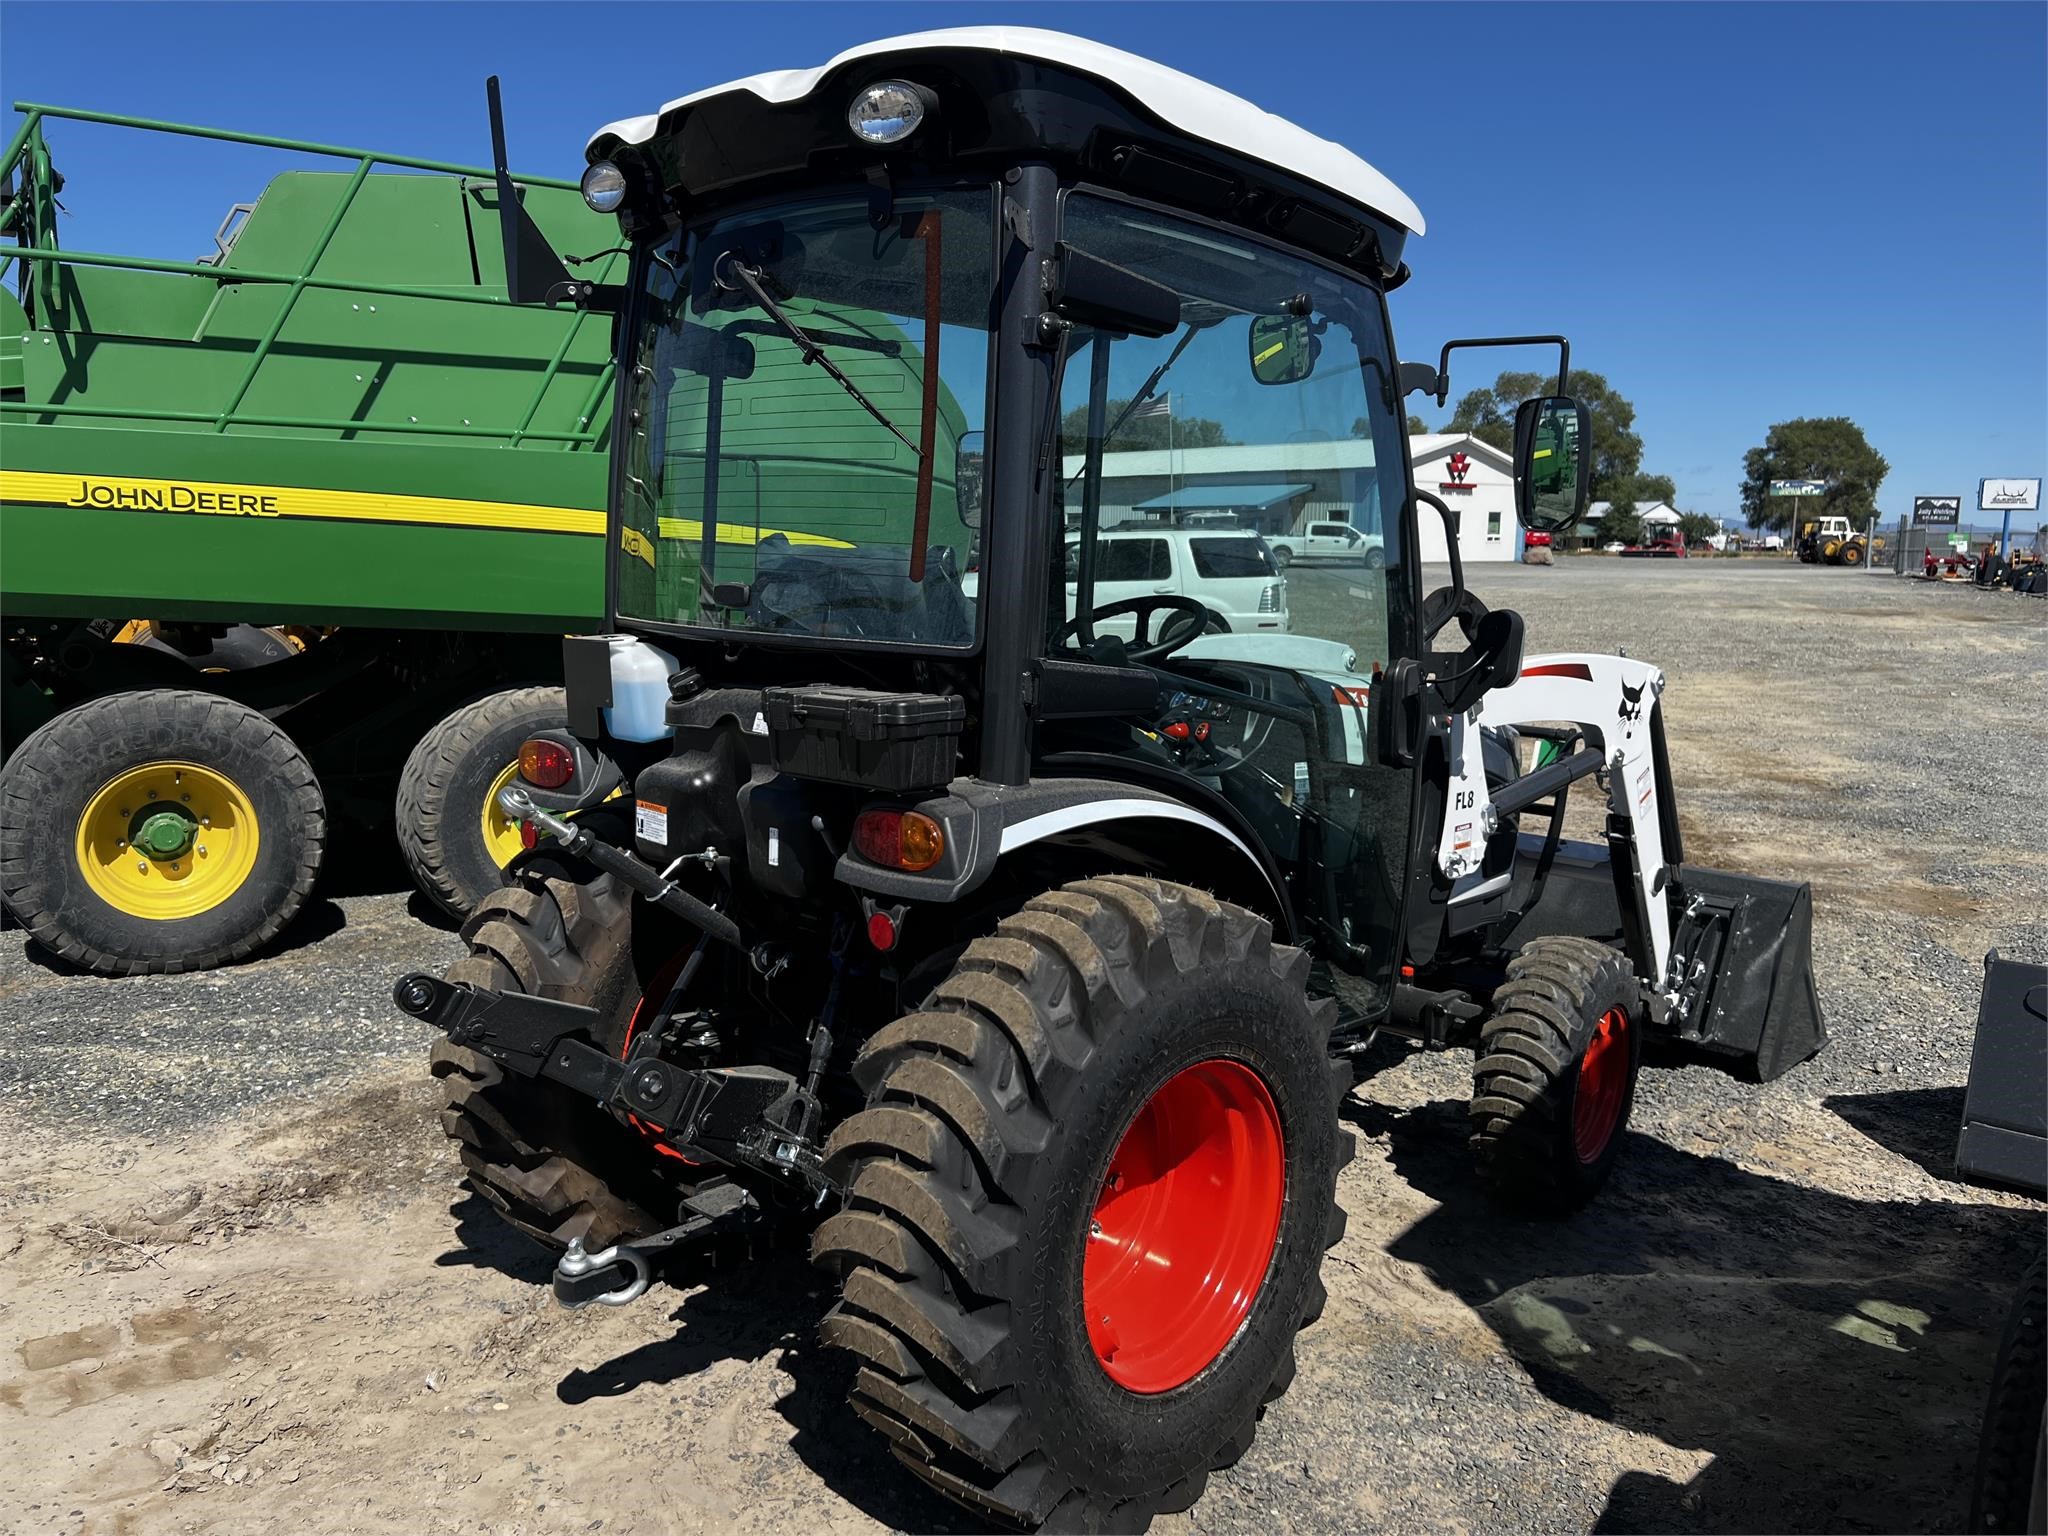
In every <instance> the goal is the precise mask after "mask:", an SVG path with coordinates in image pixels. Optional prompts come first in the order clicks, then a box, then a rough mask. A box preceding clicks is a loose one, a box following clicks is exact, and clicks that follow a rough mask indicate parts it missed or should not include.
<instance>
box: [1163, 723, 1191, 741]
mask: <svg viewBox="0 0 2048 1536" xmlns="http://www.w3.org/2000/svg"><path fill="white" fill-rule="evenodd" d="M1166 734H1167V735H1169V736H1171V737H1172V738H1173V739H1174V740H1175V741H1186V740H1187V739H1188V723H1187V721H1185V720H1176V721H1174V722H1173V723H1172V724H1171V725H1169V726H1167V728H1166Z"/></svg>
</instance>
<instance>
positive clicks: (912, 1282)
mask: <svg viewBox="0 0 2048 1536" xmlns="http://www.w3.org/2000/svg"><path fill="white" fill-rule="evenodd" d="M1307 976H1308V957H1307V956H1306V955H1305V954H1304V953H1303V952H1302V951H1300V950H1298V949H1291V948H1288V947H1286V946H1284V945H1279V944H1276V943H1274V942H1273V937H1272V930H1271V928H1270V927H1269V926H1268V924H1267V923H1266V922H1265V920H1264V919H1262V918H1259V917H1256V916H1254V915H1253V914H1251V913H1249V912H1246V911H1243V910H1241V909H1239V908H1237V907H1232V906H1227V905H1224V904H1223V903H1220V902H1218V901H1216V900H1215V899H1214V898H1212V897H1210V896H1207V895H1204V894H1203V893H1201V892H1198V891H1193V890H1189V889H1187V888H1186V887H1183V886H1178V885H1168V884H1165V883H1162V882H1159V881H1154V880H1141V879H1135V878H1126V877H1112V878H1106V879H1098V880H1084V881H1081V882H1079V883H1077V884H1073V885H1069V886H1066V887H1065V888H1063V889H1061V890H1058V891H1054V892H1050V893H1048V894H1046V895H1043V896H1039V897H1037V898H1035V899H1034V900H1032V901H1031V902H1030V903H1029V904H1028V905H1027V906H1026V907H1025V908H1024V910H1023V911H1021V912H1019V913H1017V914H1016V915H1015V916H1013V917H1010V918H1007V919H1005V920H1004V921H1003V922H1002V923H1001V924H1000V926H999V927H998V928H997V931H996V933H995V935H994V936H993V937H990V938H984V939H979V940H977V941H976V942H975V943H973V944H972V945H970V946H969V947H968V948H967V950H966V952H965V953H964V954H963V955H962V957H961V958H960V960H959V962H958V964H957V965H956V967H955V969H954V971H953V973H952V975H951V976H950V977H948V978H947V980H945V981H944V982H942V983H940V985H939V986H938V988H937V989H936V990H935V991H934V992H933V993H932V994H931V996H930V998H929V999H928V1000H927V1001H926V1003H925V1004H924V1010H923V1011H922V1012H920V1013H916V1014H913V1015H911V1016H910V1017H908V1018H904V1019H899V1020H898V1021H897V1022H895V1023H894V1024H891V1025H889V1026H888V1027H886V1028H884V1029H883V1030H881V1031H880V1032H878V1033H877V1034H876V1035H875V1036H874V1037H873V1038H872V1039H871V1040H870V1041H869V1042H868V1044H867V1045H866V1047H865V1048H864V1049H863V1050H862V1052H861V1054H860V1056H859V1058H858V1060H857V1061H856V1062H855V1065H854V1076H855V1078H856V1079H857V1080H858V1081H859V1083H860V1084H861V1086H862V1087H863V1088H864V1089H865V1090H866V1092H867V1096H868V1099H867V1108H866V1109H865V1110H863V1111H862V1112H860V1113H859V1114H856V1115H854V1116H852V1117H851V1118H850V1119H848V1120H846V1121H845V1122H844V1123H842V1124H841V1125H840V1127H839V1128H838V1129H837V1130H836V1131H835V1132H834V1133H833V1135H832V1138H831V1141H830V1142H829V1143H828V1145H827V1148H826V1156H827V1165H828V1167H829V1168H830V1169H831V1170H832V1172H833V1173H834V1175H835V1176H836V1177H837V1178H839V1179H840V1180H841V1181H842V1182H843V1183H844V1184H845V1185H846V1187H847V1189H848V1195H847V1199H846V1203H845V1206H844V1207H843V1209H841V1210H840V1211H839V1212H838V1213H837V1214H835V1215H833V1216H831V1217H830V1218H828V1219H827V1220H826V1222H825V1223H824V1225H823V1226H821V1227H820V1228H819V1230H818V1234H817V1237H816V1240H815V1242H814V1244H813V1250H812V1251H813V1255H814V1257H816V1258H817V1259H818V1260H819V1261H820V1262H821V1263H824V1264H826V1265H827V1266H828V1267H830V1268H832V1269H834V1270H836V1271H837V1272H838V1273H839V1274H840V1275H841V1277H842V1289H841V1299H840V1301H839V1303H838V1305H837V1306H835V1307H834V1308H833V1310H832V1311H831V1312H830V1313H829V1314H828V1315H827V1317H826V1319H825V1322H824V1326H823V1336H824V1338H825V1340H826V1342H827V1343H830V1344H834V1345H839V1346H842V1347H844V1348H846V1349H849V1350H851V1351H853V1352H855V1353H856V1354H857V1355H859V1356H860V1357H861V1363H860V1369H859V1371H858V1372H857V1374H856V1376H855V1379H854V1383H853V1387H852V1406H853V1410H854V1412H855V1413H856V1414H858V1415H859V1416H860V1417H861V1418H863V1419H865V1420H866V1421H867V1422H868V1423H870V1424H871V1425H873V1426H874V1427H875V1428H876V1429H878V1430H880V1431H881V1432H882V1434H883V1435H885V1436H886V1437H887V1438H888V1440H889V1443H890V1448H891V1450H892V1451H893V1452H894V1453H895V1455H896V1456H897V1457H898V1458H899V1459H901V1460H902V1461H903V1462H904V1463H905V1464H906V1465H907V1466H909V1467H910V1468H911V1470H912V1471H914V1472H915V1473H916V1474H917V1475H918V1476H919V1477H921V1478H923V1479H924V1480H925V1481H926V1482H927V1483H929V1484H931V1485H932V1486H933V1487H934V1488H936V1489H938V1490H939V1491H940V1492H942V1493H944V1494H946V1495H948V1496H949V1497H951V1498H953V1499H955V1500H956V1501H958V1502H959V1503H961V1504H963V1505H965V1506H967V1507H968V1508H969V1509H971V1510H973V1511H975V1512H976V1513H977V1514H978V1515H980V1516H981V1517H982V1518H984V1519H989V1518H993V1519H996V1520H999V1521H1002V1522H1005V1523H1008V1524H1012V1525H1027V1526H1045V1527H1047V1528H1051V1529H1058V1530H1090V1531H1094V1530H1127V1529H1129V1530H1137V1529H1142V1528H1143V1527H1144V1526H1145V1525H1146V1523H1147V1522H1148V1521H1149V1520H1150V1519H1151V1518H1152V1516H1153V1515H1155V1514H1160V1513H1165V1512H1168V1511H1174V1510H1182V1509H1186V1508H1187V1507H1188V1506H1189V1505H1191V1504H1193V1503H1194V1501H1195V1500H1196V1499H1197V1498H1199V1497H1200V1496H1201V1493H1202V1490H1203V1488H1204V1486H1205V1485H1206V1483H1207V1481H1208V1477H1209V1474H1210V1473H1211V1472H1213V1471H1216V1470H1218V1469H1220V1468H1223V1467H1227V1466H1229V1465H1231V1464H1232V1463H1233V1462H1235V1461H1236V1460H1237V1459H1238V1458H1239V1457H1240V1456H1242V1455H1243V1454H1244V1453H1245V1451H1246V1449H1247V1448H1249V1446H1250V1445H1251V1443H1252V1436H1253V1433H1254V1431H1255V1429H1256V1427H1257V1424H1258V1419H1259V1415H1260V1412H1261V1409H1262V1407H1263V1405H1264V1404H1266V1403H1269V1402H1271V1401H1273V1400H1274V1399H1275V1398H1277V1397H1279V1396H1280V1394H1281V1393H1283V1392H1285V1391H1286V1390H1287V1387H1288V1384H1289V1383H1290V1382H1291V1381H1292V1379H1293V1376H1294V1336H1295V1333H1296V1332H1297V1331H1298V1330H1299V1329H1301V1328H1303V1327H1305V1326H1307V1325H1308V1324H1309V1323H1312V1322H1314V1321H1315V1319H1316V1318H1317V1317H1318V1316H1319V1315H1320V1314H1321V1311H1322V1307H1323V1301H1324V1295H1323V1287H1322V1282H1321V1281H1320V1280H1319V1279H1318V1277H1317V1269H1318V1267H1319V1266H1320V1263H1321V1259H1322V1252H1323V1250H1324V1249H1325V1248H1326V1247H1328V1246H1329V1245H1330V1244H1332V1243H1334V1242H1335V1241H1336V1240H1337V1238H1338V1237H1339V1236H1340V1235H1341V1234H1342V1232H1343V1229H1344V1216H1343V1212H1342V1211H1340V1210H1339V1209H1337V1206H1336V1202H1335V1189H1336V1178H1337V1170H1338V1168H1340V1167H1341V1166H1342V1165H1343V1164H1344V1163H1345V1162H1346V1161H1348V1160H1349V1157H1350V1150H1351V1138H1350V1136H1349V1135H1348V1133H1345V1132H1343V1131H1341V1130H1340V1129H1339V1128H1338V1123H1337V1116H1336V1105H1337V1101H1338V1099H1339V1098H1340V1097H1341V1096H1342V1094H1343V1092H1344V1090H1345V1088H1346V1087H1348V1085H1349V1082H1350V1075H1349V1072H1348V1070H1345V1069H1343V1068H1339V1067H1334V1066H1333V1064H1332V1063H1331V1061H1330V1058H1329V1052H1328V1039H1329V1029H1330V1023H1331V1015H1330V1010H1329V1005H1323V1006H1320V1007H1318V1006H1312V1005H1311V1004H1310V1003H1309V1001H1308V999H1307V996H1306V994H1305V992H1304V984H1305V982H1306V980H1307Z"/></svg>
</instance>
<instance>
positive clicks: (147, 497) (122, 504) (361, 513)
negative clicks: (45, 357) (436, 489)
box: [0, 470, 604, 534]
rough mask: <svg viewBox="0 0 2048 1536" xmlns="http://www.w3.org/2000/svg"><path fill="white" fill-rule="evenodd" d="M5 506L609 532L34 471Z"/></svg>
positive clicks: (415, 502)
mask: <svg viewBox="0 0 2048 1536" xmlns="http://www.w3.org/2000/svg"><path fill="white" fill-rule="evenodd" d="M0 501H5V502H18V503H21V504H23V505H29V506H46V507H76V508H78V509H79V510H80V511H92V512H188V513H200V514H206V515H212V516H218V517H311V518H325V519H328V520H330V521H341V522H371V523H426V524H432V525H434V526H437V527H444V528H498V529H504V530H507V531H510V532H517V533H528V532H530V533H589V534H601V533H603V532H604V513H602V512H597V511H592V510H591V509H590V508H588V507H537V506H531V505H528V504H526V503H524V502H516V501H465V500H457V499H456V498H453V497H448V496H401V495H397V494H395V493H392V492H388V491H324V490H316V489H312V488H309V487H307V486H302V485H244V484H240V483H238V482H237V483H228V482H220V481H203V480H202V481H190V480H143V479H133V478H129V477H126V476H118V475H50V474H42V473H39V472H35V471H30V470H0Z"/></svg>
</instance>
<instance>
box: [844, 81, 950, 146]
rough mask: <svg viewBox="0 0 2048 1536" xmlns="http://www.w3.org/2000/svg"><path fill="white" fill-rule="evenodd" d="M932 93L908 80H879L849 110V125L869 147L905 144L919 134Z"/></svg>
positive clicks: (855, 134)
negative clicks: (906, 140)
mask: <svg viewBox="0 0 2048 1536" xmlns="http://www.w3.org/2000/svg"><path fill="white" fill-rule="evenodd" d="M929 106H930V93H929V92H927V91H925V90H923V89H922V88H921V87H918V86H915V85H912V84H911V83H910V82H909V81H907V80H878V81H876V82H875V83H874V84H873V85H871V86H869V87H868V88H867V89H866V90H864V91H862V92H861V93H860V94H859V95H858V96H856V97H854V98H853V104H852V105H851V106H849V107H848V108H847V109H846V122H847V126H848V127H850V128H851V129H853V135H854V137H855V138H857V139H859V140H861V141H862V142H863V143H866V144H901V143H902V142H903V141H904V140H905V139H907V138H909V137H910V136H911V135H912V134H913V133H915V132H917V130H918V127H919V125H920V124H922V123H923V122H924V119H925V112H926V110H927V108H928V107H929Z"/></svg>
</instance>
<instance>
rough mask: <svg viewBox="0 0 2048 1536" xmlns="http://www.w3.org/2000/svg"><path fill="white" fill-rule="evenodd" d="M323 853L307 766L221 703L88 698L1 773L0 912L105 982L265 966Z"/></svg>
mask: <svg viewBox="0 0 2048 1536" xmlns="http://www.w3.org/2000/svg"><path fill="white" fill-rule="evenodd" d="M326 844H327V810H326V805H325V802H324V801H323V799H322V797H321V794H320V784H319V781H318V780H317V779H316V778H315V777H314V774H313V769H312V765H311V764H310V763H308V762H307V761H306V757H305V754H304V753H302V752H301V751H300V750H299V749H298V747H297V746H295V745H294V744H293V743H292V740H291V738H290V737H289V736H287V735H285V733H284V732H283V731H282V730H281V729H279V728H278V726H276V725H275V724H273V723H272V722H271V721H270V720H268V719H266V718H265V717H264V716H263V715H261V714H259V713H258V712H257V711H255V710H253V709H251V708H249V707H248V706H247V705H246V704H238V703H235V702H234V701H233V700H230V699H223V698H218V697H216V696H214V695H212V694H207V693H196V692H190V691H187V690H185V689H176V688H154V689H145V690H142V691H139V692H135V693H122V694H114V695H111V696H109V697H107V698H102V699H94V700H91V701H90V702H88V703H85V704H81V705H79V706H78V707H77V708H75V709H69V710H66V711H65V712H64V713H63V714H61V715H59V716H57V717H56V718H55V719H54V720H50V721H48V722H46V723H45V724H44V725H42V726H41V727H39V728H38V729H37V730H36V731H34V732H33V733H31V734H30V735H29V736H28V737H27V739H26V740H24V741H23V742H22V743H21V745H20V747H19V748H18V749H17V750H16V751H15V753H14V755H13V756H12V757H10V758H9V759H8V760H7V766H6V768H5V769H4V770H0V902H4V903H5V904H6V907H7V909H8V911H10V912H11V913H13V914H14V916H15V918H16V920H17V921H19V922H20V923H21V925H22V927H24V928H26V929H27V930H28V931H29V933H30V934H31V935H32V936H33V937H34V938H35V940H36V942H37V943H39V944H40V945H42V946H43V948H45V949H47V950H48V951H49V952H50V953H51V954H53V955H56V956H58V957H59V958H61V959H64V960H67V961H69V962H71V963H72V964H73V965H78V966H82V967H84V968H85V969H86V970H89V971H94V972H97V973H98V974H99V975H102V976H141V975H147V974H154V973H162V972H173V971H203V970H207V969H210V968H211V967H214V966H218V965H226V964H229V963H230V962H233V961H236V960H243V959H246V958H248V957H249V956H250V955H253V954H255V953H256V952H257V951H258V950H260V949H262V948H263V947H264V946H265V945H267V944H269V943H270V942H271V941H272V940H273V939H275V938H276V937H277V936H278V935H279V934H280V933H282V932H283V931H284V929H285V927H286V925H287V924H289V923H290V922H291V920H292V919H293V918H294V917H295V916H297V915H298V912H299V909H300V908H301V907H303V906H304V905H305V902H306V898H307V896H308V895H309V894H311V892H312V889H313V881H314V878H315V876H316V875H317V874H318V873H319V869H320V860H321V855H322V853H323V852H324V850H325V848H326Z"/></svg>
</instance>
